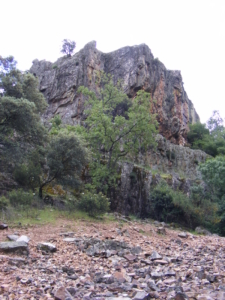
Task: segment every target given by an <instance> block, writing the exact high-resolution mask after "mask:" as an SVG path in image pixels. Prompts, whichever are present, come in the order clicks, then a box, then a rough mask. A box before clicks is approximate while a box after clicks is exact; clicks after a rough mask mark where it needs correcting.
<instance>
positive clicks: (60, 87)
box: [30, 42, 207, 216]
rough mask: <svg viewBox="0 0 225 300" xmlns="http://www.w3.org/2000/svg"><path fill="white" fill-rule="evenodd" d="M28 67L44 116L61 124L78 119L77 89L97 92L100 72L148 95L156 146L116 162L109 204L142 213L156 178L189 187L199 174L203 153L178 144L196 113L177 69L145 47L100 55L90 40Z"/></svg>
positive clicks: (132, 94) (81, 99)
mask: <svg viewBox="0 0 225 300" xmlns="http://www.w3.org/2000/svg"><path fill="white" fill-rule="evenodd" d="M30 71H31V72H32V73H33V74H35V75H36V76H37V77H38V78H39V82H40V90H41V91H42V92H43V94H44V95H45V97H46V99H47V101H48V103H49V107H48V109H47V111H46V114H45V115H44V118H45V119H47V120H49V119H51V118H52V117H54V115H56V114H60V115H61V117H62V120H63V122H64V123H67V124H73V125H76V124H80V122H81V121H82V118H83V117H84V116H83V111H84V102H85V99H84V97H83V96H82V95H80V94H78V93H77V89H78V87H79V86H81V85H84V86H87V87H88V88H89V89H91V90H93V91H95V92H98V88H99V87H98V85H96V81H97V80H98V78H99V75H100V71H104V72H105V73H107V74H112V75H113V76H114V80H115V82H117V80H118V79H122V82H123V87H124V91H125V92H126V93H127V95H128V96H129V97H130V98H133V97H135V95H136V93H137V91H138V90H139V89H144V90H145V91H147V92H149V93H150V94H151V101H152V112H153V113H156V114H157V118H158V122H159V132H160V134H161V135H158V136H157V142H158V145H157V147H156V149H149V151H148V152H147V153H145V154H144V155H143V154H140V155H139V157H138V159H137V161H136V162H124V163H122V164H121V166H120V171H121V179H120V181H119V182H118V187H117V189H116V190H114V191H112V195H111V199H112V201H111V208H112V209H114V210H118V211H122V212H123V213H134V214H139V215H140V216H144V214H145V212H146V209H147V206H148V199H149V194H150V190H151V189H152V186H153V185H154V184H155V183H157V182H159V180H160V178H164V179H166V180H167V182H168V183H169V184H170V185H171V186H173V187H174V188H176V189H177V188H178V189H181V190H183V191H185V192H186V193H188V192H189V189H190V186H191V182H192V180H194V179H196V177H198V175H199V174H198V172H197V168H196V167H197V165H198V163H201V162H204V161H205V159H206V156H207V155H206V154H205V153H204V152H202V151H200V150H191V149H189V148H187V147H183V145H185V143H186V133H187V131H188V130H189V128H188V126H189V124H190V123H194V122H196V121H198V120H199V117H198V114H197V113H196V111H195V109H194V106H193V104H192V102H191V101H190V100H189V99H188V96H187V94H186V92H185V90H184V87H183V83H182V77H181V74H180V72H179V71H168V70H167V69H166V68H165V66H164V65H163V64H162V63H161V62H160V61H159V60H158V59H154V57H153V55H152V53H151V50H150V49H149V47H148V46H146V45H145V44H142V45H139V46H134V47H125V48H122V49H119V50H117V51H114V52H111V53H107V54H105V53H102V52H100V51H99V50H97V49H96V43H95V42H90V43H89V44H87V45H86V46H85V47H84V48H83V49H82V50H81V51H79V52H78V53H76V54H75V55H73V56H72V57H61V58H59V59H58V60H57V61H56V62H55V63H54V64H53V63H50V62H46V61H38V60H35V61H33V66H32V67H31V70H30ZM187 178H188V179H187Z"/></svg>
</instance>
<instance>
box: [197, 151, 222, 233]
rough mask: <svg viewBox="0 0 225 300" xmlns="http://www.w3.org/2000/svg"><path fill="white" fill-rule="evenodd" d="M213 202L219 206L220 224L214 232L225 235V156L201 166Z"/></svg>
mask: <svg viewBox="0 0 225 300" xmlns="http://www.w3.org/2000/svg"><path fill="white" fill-rule="evenodd" d="M199 170H200V171H201V174H202V178H203V180H204V181H205V183H206V184H207V188H208V193H209V194H210V198H211V201H212V202H215V203H217V204H218V212H217V215H218V218H219V222H218V223H217V225H216V226H214V227H213V230H215V231H217V232H218V233H220V234H222V235H223V236H224V235H225V156H217V157H215V158H212V159H209V160H207V161H206V162H205V163H203V164H201V165H200V166H199Z"/></svg>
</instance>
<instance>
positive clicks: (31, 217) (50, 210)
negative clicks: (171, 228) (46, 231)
mask: <svg viewBox="0 0 225 300" xmlns="http://www.w3.org/2000/svg"><path fill="white" fill-rule="evenodd" d="M2 214H3V213H2ZM2 214H0V219H1V220H4V222H5V223H7V224H8V225H9V226H10V227H21V226H34V225H46V224H52V225H54V224H56V222H57V220H59V219H67V220H83V221H92V222H102V221H104V220H105V218H104V219H103V220H99V219H96V218H92V217H90V216H88V214H87V213H86V212H83V211H79V210H73V211H68V210H59V209H57V208H54V207H52V206H45V207H44V208H43V209H37V208H32V209H29V210H27V211H25V210H23V209H21V208H20V209H18V208H17V209H16V208H11V207H10V208H9V209H8V211H6V212H5V213H4V216H3V215H2Z"/></svg>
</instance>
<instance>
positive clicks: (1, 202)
mask: <svg viewBox="0 0 225 300" xmlns="http://www.w3.org/2000/svg"><path fill="white" fill-rule="evenodd" d="M8 205H9V200H8V199H7V198H6V197H4V196H1V197H0V210H5V209H6V208H7V207H8Z"/></svg>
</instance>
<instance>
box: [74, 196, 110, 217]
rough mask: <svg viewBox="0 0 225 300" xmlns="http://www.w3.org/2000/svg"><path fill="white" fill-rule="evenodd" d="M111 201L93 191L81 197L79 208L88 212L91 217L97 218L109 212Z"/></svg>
mask: <svg viewBox="0 0 225 300" xmlns="http://www.w3.org/2000/svg"><path fill="white" fill-rule="evenodd" d="M109 204H110V203H109V200H108V198H106V196H105V195H103V194H102V193H101V192H100V193H98V194H97V193H94V192H93V191H86V192H85V193H83V194H82V195H81V199H80V201H79V203H78V208H79V209H81V210H83V211H85V212H87V213H88V214H89V216H91V217H96V216H97V215H102V214H104V213H106V212H107V211H108V210H109Z"/></svg>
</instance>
